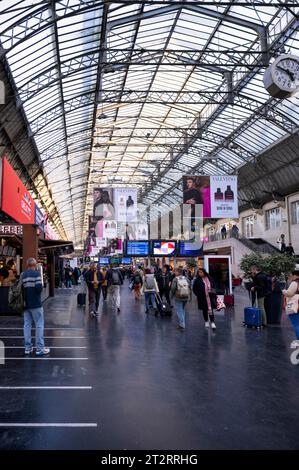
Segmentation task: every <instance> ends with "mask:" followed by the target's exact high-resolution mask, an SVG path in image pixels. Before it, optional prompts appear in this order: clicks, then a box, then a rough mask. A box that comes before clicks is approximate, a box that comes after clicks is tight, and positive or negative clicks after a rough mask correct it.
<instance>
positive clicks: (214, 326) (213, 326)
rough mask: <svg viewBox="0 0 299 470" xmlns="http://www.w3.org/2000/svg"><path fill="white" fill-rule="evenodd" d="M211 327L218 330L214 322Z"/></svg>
mask: <svg viewBox="0 0 299 470" xmlns="http://www.w3.org/2000/svg"><path fill="white" fill-rule="evenodd" d="M211 327H212V329H213V330H216V325H215V323H214V322H213V321H212V323H211Z"/></svg>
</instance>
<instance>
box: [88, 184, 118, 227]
mask: <svg viewBox="0 0 299 470" xmlns="http://www.w3.org/2000/svg"><path fill="white" fill-rule="evenodd" d="M93 217H94V218H95V219H97V220H102V219H104V220H114V219H115V209H114V200H113V189H112V188H94V190H93Z"/></svg>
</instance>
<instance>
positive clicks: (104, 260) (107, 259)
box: [99, 258, 109, 264]
mask: <svg viewBox="0 0 299 470" xmlns="http://www.w3.org/2000/svg"><path fill="white" fill-rule="evenodd" d="M99 263H100V264H109V258H100V261H99Z"/></svg>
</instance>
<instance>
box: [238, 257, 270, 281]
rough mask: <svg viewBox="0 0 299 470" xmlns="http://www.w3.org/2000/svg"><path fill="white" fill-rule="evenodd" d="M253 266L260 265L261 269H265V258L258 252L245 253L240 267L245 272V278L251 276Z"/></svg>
mask: <svg viewBox="0 0 299 470" xmlns="http://www.w3.org/2000/svg"><path fill="white" fill-rule="evenodd" d="M252 266H258V267H259V268H260V270H261V271H264V258H262V257H261V256H260V255H257V254H256V253H252V254H250V255H244V256H243V258H241V262H240V268H241V270H242V271H243V272H244V276H245V278H247V279H248V278H250V277H251V271H250V270H251V268H252Z"/></svg>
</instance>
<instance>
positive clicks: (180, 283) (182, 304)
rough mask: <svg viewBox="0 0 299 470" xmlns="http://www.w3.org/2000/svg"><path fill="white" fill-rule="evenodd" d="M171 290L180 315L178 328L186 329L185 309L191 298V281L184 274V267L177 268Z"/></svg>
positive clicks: (178, 315)
mask: <svg viewBox="0 0 299 470" xmlns="http://www.w3.org/2000/svg"><path fill="white" fill-rule="evenodd" d="M170 292H171V296H172V297H173V298H174V301H175V308H176V313H177V317H178V325H177V329H178V330H181V331H184V330H185V328H186V320H185V316H186V312H185V309H186V304H187V302H188V300H189V299H190V281H189V279H187V277H185V276H184V275H183V268H176V270H175V277H174V279H173V281H172V284H171V288H170Z"/></svg>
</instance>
